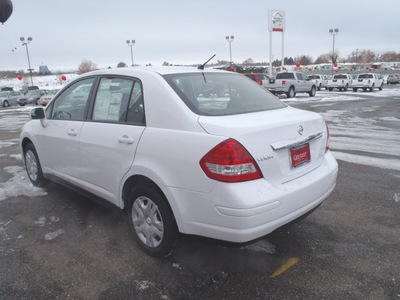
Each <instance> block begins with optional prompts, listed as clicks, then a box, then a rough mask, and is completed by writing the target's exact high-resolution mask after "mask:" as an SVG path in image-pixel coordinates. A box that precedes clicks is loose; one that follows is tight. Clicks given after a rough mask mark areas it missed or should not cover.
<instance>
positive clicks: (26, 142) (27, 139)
mask: <svg viewBox="0 0 400 300" xmlns="http://www.w3.org/2000/svg"><path fill="white" fill-rule="evenodd" d="M28 144H32V141H31V140H30V139H29V138H24V139H23V140H22V143H21V145H22V150H23V151H24V152H25V147H26V145H28Z"/></svg>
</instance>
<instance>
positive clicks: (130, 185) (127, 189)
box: [122, 175, 172, 211]
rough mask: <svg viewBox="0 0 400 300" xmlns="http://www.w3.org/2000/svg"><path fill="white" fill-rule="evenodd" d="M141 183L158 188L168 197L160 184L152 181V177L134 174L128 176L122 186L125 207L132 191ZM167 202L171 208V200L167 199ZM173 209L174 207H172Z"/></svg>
mask: <svg viewBox="0 0 400 300" xmlns="http://www.w3.org/2000/svg"><path fill="white" fill-rule="evenodd" d="M141 185H149V186H151V187H152V188H154V189H156V190H157V191H158V192H159V193H160V194H161V195H162V196H164V198H165V199H167V197H165V195H164V193H163V191H162V190H161V189H160V188H159V187H158V185H157V184H156V183H155V182H154V181H152V180H151V179H149V178H147V177H145V176H142V175H134V176H131V177H129V178H128V180H126V181H125V183H124V187H123V188H122V201H123V203H124V208H126V206H127V204H128V201H129V197H130V195H131V193H132V190H133V189H134V188H135V187H137V186H141ZM167 204H168V206H169V207H170V208H171V206H170V205H169V202H168V200H167ZM171 211H172V209H171Z"/></svg>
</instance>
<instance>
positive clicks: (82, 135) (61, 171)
mask: <svg viewBox="0 0 400 300" xmlns="http://www.w3.org/2000/svg"><path fill="white" fill-rule="evenodd" d="M83 86H85V87H88V86H89V88H87V89H85V90H84V91H81V90H82V89H81V88H82V87H83ZM76 91H80V92H79V93H78V92H76ZM31 118H32V120H31V121H29V122H28V123H26V124H25V126H24V128H23V130H22V133H21V138H20V146H21V151H22V153H23V157H24V161H25V165H26V170H27V173H28V176H29V179H30V180H31V181H32V183H33V184H35V185H38V186H40V185H43V184H45V183H46V181H47V180H53V181H56V182H58V183H61V184H64V185H67V186H72V187H74V188H76V189H77V190H79V191H81V192H84V193H85V194H86V195H89V196H92V197H97V198H102V199H104V200H106V201H109V202H111V203H113V204H115V205H116V206H118V207H119V208H121V209H126V211H127V214H128V218H129V223H130V226H131V228H132V232H133V234H134V236H135V237H136V239H137V241H138V243H139V245H140V246H141V247H142V248H143V249H144V250H145V251H146V252H147V253H149V254H151V255H155V256H164V255H167V254H168V253H169V252H170V250H171V248H172V246H173V245H174V244H175V242H176V239H177V237H178V233H179V232H180V233H184V234H194V235H200V236H206V237H210V238H215V239H220V240H225V241H230V242H239V243H240V242H247V241H251V240H254V239H257V238H259V237H262V236H264V235H266V234H268V233H270V232H272V231H273V230H275V229H277V228H278V227H280V226H282V225H284V224H286V223H288V222H291V221H292V220H295V219H297V218H299V217H301V216H303V215H305V214H307V213H308V212H310V211H312V210H313V209H314V208H316V207H317V206H319V205H320V204H321V203H322V202H323V201H324V200H325V199H326V198H327V197H328V196H329V194H330V193H331V192H332V190H333V189H334V187H335V184H336V176H337V172H338V165H337V163H336V161H335V159H334V158H333V156H332V154H331V153H330V151H329V144H328V139H329V134H328V128H327V126H326V123H325V122H324V120H323V118H322V117H321V116H320V115H319V114H316V113H313V112H308V111H301V110H298V109H294V108H291V107H289V106H287V105H286V104H284V103H283V102H281V101H280V100H279V99H278V98H276V97H275V96H273V95H271V94H270V93H269V92H267V91H266V90H265V89H263V88H262V87H260V85H258V84H257V83H255V82H253V81H251V80H249V79H248V78H246V77H244V76H242V75H239V74H236V73H233V72H224V71H217V70H202V69H196V68H174V67H166V68H126V69H115V70H101V71H95V72H91V73H87V74H85V75H83V76H81V77H79V78H77V79H76V80H74V81H73V82H71V83H70V84H68V85H67V86H66V87H64V88H63V90H61V91H60V92H59V93H58V94H57V95H56V97H54V99H53V100H52V101H51V102H50V103H49V104H48V105H47V107H46V108H43V107H37V108H34V109H32V111H31Z"/></svg>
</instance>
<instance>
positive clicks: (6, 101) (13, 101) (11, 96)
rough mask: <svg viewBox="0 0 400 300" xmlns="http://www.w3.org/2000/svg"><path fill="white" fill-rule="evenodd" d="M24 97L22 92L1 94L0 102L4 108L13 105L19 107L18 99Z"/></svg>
mask: <svg viewBox="0 0 400 300" xmlns="http://www.w3.org/2000/svg"><path fill="white" fill-rule="evenodd" d="M22 96H23V95H22V93H20V92H10V91H7V92H0V101H1V104H2V106H3V107H9V106H11V105H17V100H18V98H20V97H22Z"/></svg>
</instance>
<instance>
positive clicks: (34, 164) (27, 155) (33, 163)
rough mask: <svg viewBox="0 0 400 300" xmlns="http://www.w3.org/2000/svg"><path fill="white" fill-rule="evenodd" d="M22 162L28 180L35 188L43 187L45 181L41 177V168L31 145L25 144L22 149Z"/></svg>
mask: <svg viewBox="0 0 400 300" xmlns="http://www.w3.org/2000/svg"><path fill="white" fill-rule="evenodd" d="M24 161H25V169H26V172H27V173H28V178H29V180H30V181H31V182H32V184H33V185H35V186H43V185H45V183H46V179H45V178H44V176H43V172H42V166H41V165H40V161H39V157H38V155H37V152H36V149H35V147H34V146H33V145H32V143H29V144H27V145H26V146H25V148H24Z"/></svg>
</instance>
